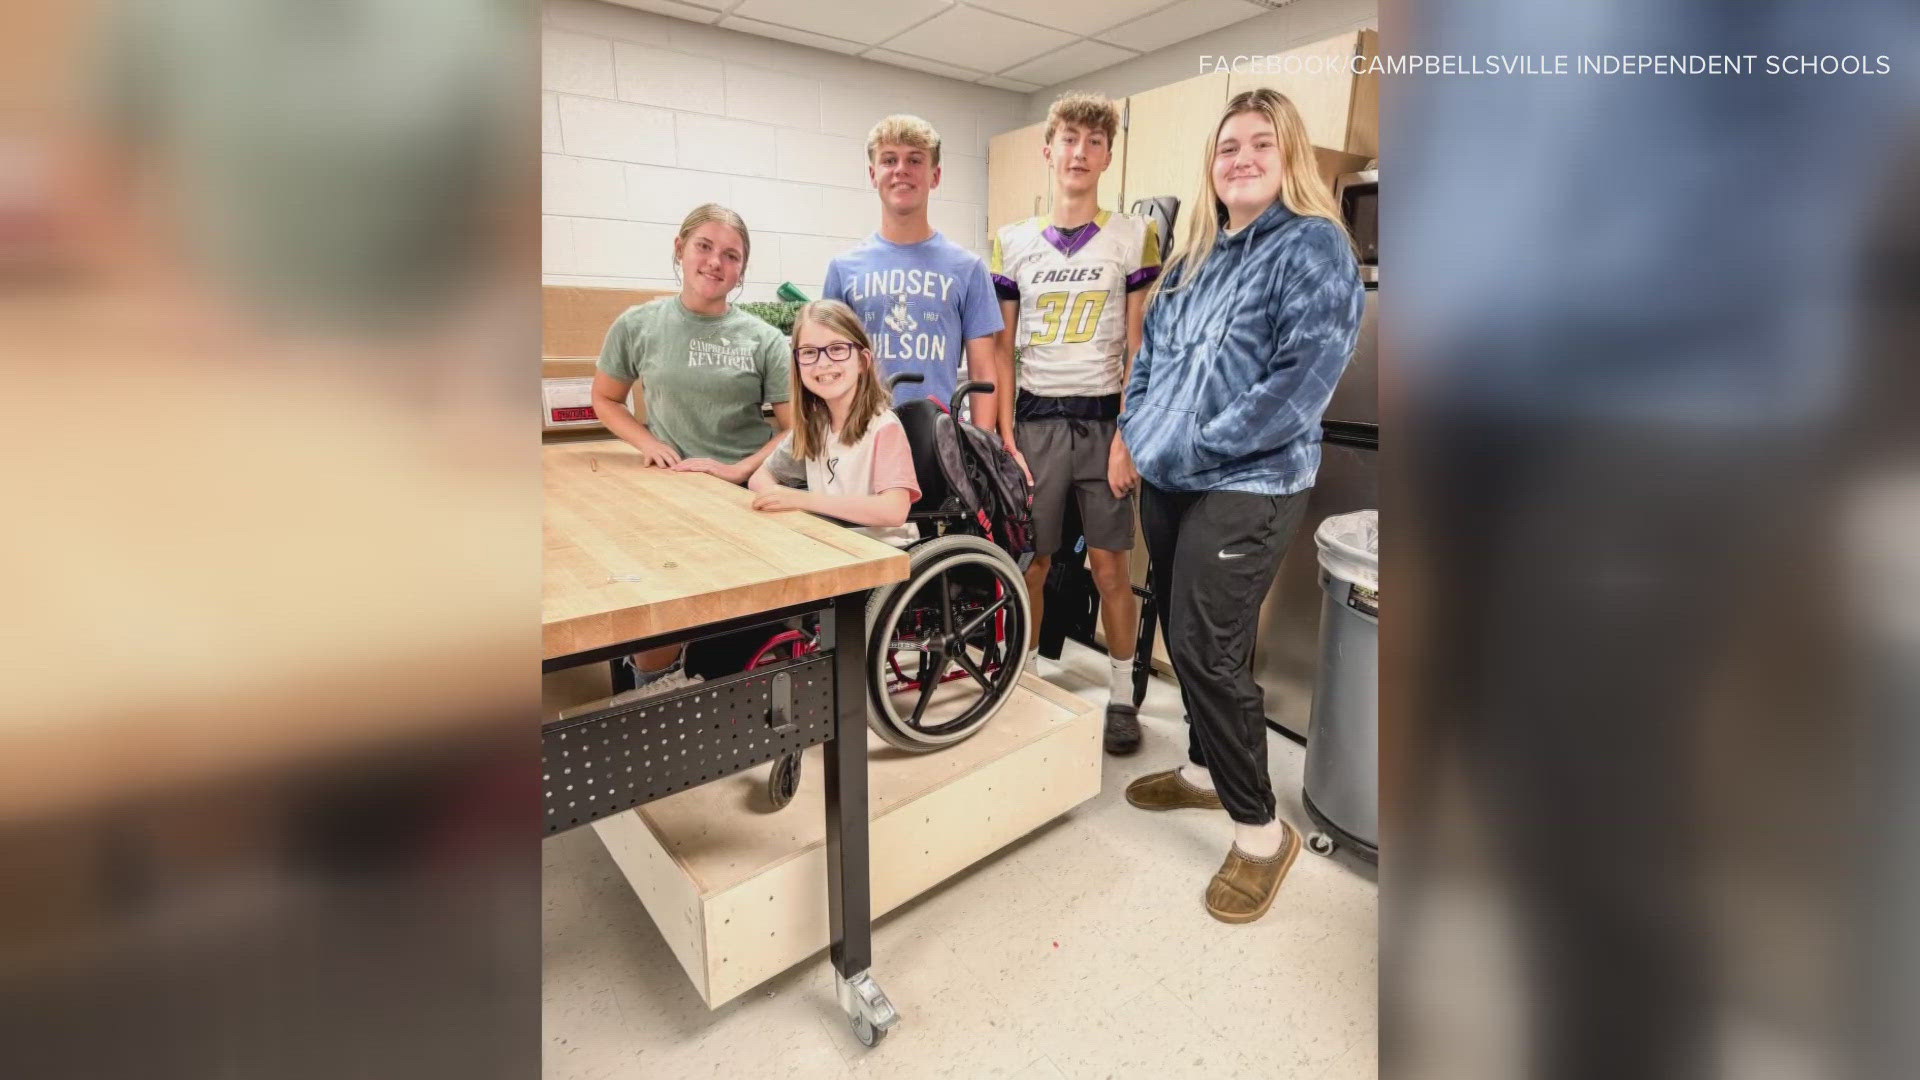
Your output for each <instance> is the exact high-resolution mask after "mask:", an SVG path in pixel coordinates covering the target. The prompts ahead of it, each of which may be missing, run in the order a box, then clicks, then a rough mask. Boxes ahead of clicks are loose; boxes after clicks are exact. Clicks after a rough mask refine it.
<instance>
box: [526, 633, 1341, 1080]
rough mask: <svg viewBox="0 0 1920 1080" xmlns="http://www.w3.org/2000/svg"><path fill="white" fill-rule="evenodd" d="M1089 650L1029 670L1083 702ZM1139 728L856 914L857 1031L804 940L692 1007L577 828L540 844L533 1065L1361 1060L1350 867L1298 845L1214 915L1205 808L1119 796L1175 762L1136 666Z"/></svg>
mask: <svg viewBox="0 0 1920 1080" xmlns="http://www.w3.org/2000/svg"><path fill="white" fill-rule="evenodd" d="M1106 665H1107V659H1106V657H1105V655H1103V654H1101V653H1098V652H1095V651H1093V650H1090V649H1086V648H1083V647H1081V646H1079V645H1077V644H1074V643H1072V642H1069V643H1068V644H1067V646H1066V652H1065V653H1064V654H1063V656H1062V657H1061V660H1060V662H1059V663H1054V662H1052V661H1046V660H1043V661H1041V669H1040V674H1041V676H1042V677H1044V678H1046V679H1048V680H1049V681H1051V682H1053V683H1054V684H1056V685H1058V686H1060V687H1062V688H1064V689H1066V690H1068V691H1070V692H1072V693H1075V694H1078V695H1080V696H1081V697H1083V698H1086V699H1087V700H1088V701H1092V702H1102V703H1103V702H1104V701H1105V700H1106V688H1105V687H1106ZM1141 722H1142V727H1143V728H1144V730H1145V739H1144V744H1143V746H1142V747H1141V750H1140V752H1139V753H1138V754H1136V755H1133V756H1131V757H1126V758H1115V757H1107V758H1106V759H1105V772H1104V776H1103V778H1102V784H1101V791H1100V794H1099V795H1098V796H1096V797H1095V798H1094V799H1093V800H1092V801H1090V802H1087V803H1085V804H1083V805H1081V806H1080V807H1078V808H1076V809H1075V810H1073V811H1072V812H1070V813H1068V814H1066V815H1064V816H1062V817H1061V818H1059V819H1057V820H1055V821H1053V822H1052V823H1050V824H1048V825H1045V826H1042V827H1041V828H1040V829H1039V830H1037V831H1036V832H1034V833H1031V834H1029V835H1028V836H1027V837H1025V838H1024V839H1022V840H1019V841H1016V842H1015V843H1013V844H1012V845H1010V846H1008V847H1006V848H1004V849H1002V850H1001V851H1000V852H998V853H996V854H994V855H992V856H989V857H988V858H986V859H985V860H983V861H981V862H979V863H976V864H975V865H974V866H972V867H970V868H968V869H967V870H964V871H962V872H961V873H960V874H958V875H956V876H954V877H953V878H950V879H949V880H947V881H946V882H944V883H943V884H941V885H940V886H938V887H936V888H935V889H933V890H932V891H930V892H928V893H926V894H924V895H922V896H920V897H918V898H917V899H915V900H913V901H911V902H909V903H907V904H906V905H903V906H902V907H901V908H900V909H898V910H896V911H894V912H892V913H890V914H888V915H887V916H885V917H884V918H882V919H881V920H879V922H877V923H876V924H875V926H874V942H873V955H874V968H873V971H874V975H875V978H876V979H877V980H878V981H879V983H880V985H881V987H882V988H883V989H885V990H886V992H887V995H888V996H889V997H890V998H891V999H892V1000H893V1002H894V1005H895V1006H896V1007H897V1008H898V1009H899V1010H900V1012H901V1017H902V1018H901V1020H900V1023H899V1024H898V1025H897V1026H896V1027H895V1028H894V1029H893V1031H892V1032H890V1033H889V1034H888V1037H887V1038H886V1039H885V1040H884V1041H883V1042H882V1043H881V1044H880V1045H879V1046H878V1047H875V1048H873V1049H867V1048H865V1047H862V1046H861V1045H860V1044H859V1042H857V1041H856V1040H855V1039H854V1037H853V1035H852V1033H851V1032H850V1031H849V1030H848V1027H847V1024H846V1021H845V1019H844V1017H843V1016H842V1014H841V1013H840V1010H839V1007H838V1005H837V1004H836V1003H835V1001H834V994H833V982H832V968H831V967H830V966H829V965H828V963H827V959H826V954H825V953H824V952H823V953H821V954H820V955H818V956H816V957H814V958H813V959H811V960H808V961H807V962H805V963H803V964H801V965H799V966H798V967H795V968H793V969H791V970H789V971H787V972H786V973H784V974H782V975H779V976H776V977H775V978H773V979H771V980H769V981H768V982H766V983H765V984H763V985H761V986H760V987H759V988H757V989H755V990H751V991H748V992H747V993H746V994H744V995H742V996H741V997H739V998H736V999H735V1000H733V1001H731V1002H729V1003H727V1004H725V1005H722V1006H721V1007H720V1008H718V1009H716V1010H712V1011H709V1010H708V1009H707V1007H706V1005H705V1004H704V1003H703V1002H702V1001H701V1000H700V998H699V996H698V994H696V993H695V991H694V988H693V984H692V983H691V982H690V981H689V980H688V978H687V976H686V974H685V972H684V971H682V970H681V968H680V965H679V963H678V961H676V960H675V959H674V957H673V955H672V953H671V952H670V951H669V950H668V948H667V945H666V942H665V941H664V940H663V939H662V938H661V937H660V934H659V932H658V931H657V930H656V929H655V928H654V925H653V921H652V919H651V918H650V917H649V916H648V914H647V912H646V909H645V908H644V907H642V906H641V903H640V901H639V899H638V898H637V897H636V896H635V895H634V893H633V890H632V888H631V887H630V886H629V885H628V884H627V882H626V880H625V879H624V878H623V877H622V876H621V874H620V871H619V869H618V868H617V867H616V866H615V865H614V863H613V860H612V858H611V857H610V856H609V855H608V854H607V852H606V849H605V848H603V847H602V846H601V844H600V840H599V837H598V836H597V835H596V834H595V833H594V831H593V830H592V829H577V830H574V831H572V832H569V833H565V834H563V835H560V836H557V837H555V838H553V839H551V840H548V841H546V843H545V848H544V860H545V873H544V886H543V893H544V906H545V914H544V919H543V931H544V960H545V976H544V1005H543V1021H544V1028H545V1030H544V1037H545V1047H546V1048H545V1054H544V1068H543V1074H544V1076H545V1077H547V1078H548V1080H605V1078H624V1077H648V1078H667V1077H694V1076H713V1077H729V1078H732V1077H753V1078H756V1080H758V1078H764V1077H808V1078H811V1077H829V1078H832V1077H848V1078H860V1080H868V1078H871V1080H879V1078H882V1077H902V1078H908V1077H910V1078H916V1080H917V1078H921V1077H939V1076H952V1077H966V1078H969V1080H972V1078H982V1077H1019V1078H1022V1080H1029V1078H1055V1077H1066V1078H1080V1077H1088V1078H1106V1077H1130V1076H1154V1077H1175V1076H1204V1077H1293V1078H1299V1080H1354V1078H1361V1077H1373V1076H1375V1075H1376V1073H1377V1071H1378V1070H1377V1065H1376V1062H1377V1056H1376V1031H1377V1025H1376V1019H1375V1013H1376V982H1377V980H1376V975H1377V971H1378V960H1377V951H1376V932H1375V914H1376V910H1377V906H1378V905H1377V888H1376V884H1375V876H1374V871H1373V868H1372V867H1371V866H1369V865H1367V864H1365V863H1362V862H1359V861H1356V860H1353V859H1351V858H1350V857H1349V856H1347V855H1346V853H1344V852H1337V853H1335V855H1334V856H1333V857H1332V858H1322V857H1320V856H1317V855H1314V854H1312V853H1311V852H1306V851H1303V852H1302V853H1301V855H1300V857H1299V859H1298V860H1297V861H1296V862H1295V863H1294V866H1293V870H1292V872H1291V873H1290V874H1289V875H1288V877H1287V880H1286V883H1285V885H1284V886H1283V887H1282V890H1281V893H1280V896H1279V898H1278V899H1276V900H1275V902H1274V906H1273V910H1271V911H1270V912H1268V913H1267V915H1266V916H1265V917H1263V918H1262V919H1260V920H1259V921H1258V922H1255V923H1252V924H1250V925H1247V926H1228V925H1226V924H1223V923H1219V922H1216V921H1214V920H1213V919H1212V918H1210V917H1209V916H1208V915H1207V913H1206V911H1205V909H1204V908H1203V907H1202V905H1201V894H1202V892H1203V891H1204V889H1205V887H1206V883H1207V879H1208V878H1209V877H1210V876H1211V875H1212V874H1213V872H1214V870H1216V869H1217V868H1218V866H1219V864H1220V860H1221V859H1222V858H1223V857H1224V855H1225V853H1226V850H1227V847H1228V845H1229V843H1230V842H1231V839H1232V834H1231V826H1230V823H1229V822H1228V820H1227V818H1226V817H1225V815H1224V814H1219V813H1203V812H1199V811H1177V812H1173V813H1168V814H1147V813H1144V812H1142V811H1139V810H1136V809H1134V808H1133V807H1131V806H1128V805H1127V802H1126V799H1125V798H1124V796H1123V794H1122V793H1123V791H1124V790H1125V788H1126V785H1127V783H1128V782H1129V781H1131V780H1132V779H1133V778H1134V777H1136V776H1139V775H1141V774H1142V773H1147V772H1153V771H1156V770H1160V769H1166V768H1171V767H1173V766H1174V765H1176V764H1178V763H1180V762H1181V761H1183V760H1184V759H1185V756H1186V730H1185V725H1184V723H1183V721H1182V720H1181V707H1180V694H1179V690H1178V688H1177V687H1175V686H1174V685H1173V684H1172V683H1171V682H1170V681H1168V680H1166V679H1163V678H1160V677H1158V676H1156V677H1155V678H1154V679H1152V680H1151V682H1150V684H1149V687H1148V690H1147V696H1146V700H1145V702H1144V703H1143V704H1142V707H1141ZM1268 748H1269V749H1268V755H1269V756H1268V760H1269V763H1270V767H1271V769H1272V773H1273V779H1274V787H1275V791H1276V793H1277V794H1278V796H1279V800H1280V811H1281V813H1282V815H1284V816H1285V817H1286V819H1287V820H1288V821H1290V822H1292V823H1293V824H1294V826H1295V827H1296V828H1299V829H1301V830H1302V832H1303V833H1305V832H1310V831H1311V823H1310V821H1309V820H1308V818H1307V816H1306V812H1305V811H1304V810H1303V809H1302V808H1301V803H1300V780H1301V771H1302V768H1303V766H1304V764H1305V761H1306V751H1305V750H1304V749H1303V748H1302V747H1300V746H1299V745H1298V744H1296V743H1294V742H1292V741H1290V740H1288V739H1286V738H1285V737H1283V736H1281V735H1279V734H1278V733H1275V732H1271V731H1270V732H1269V733H1268Z"/></svg>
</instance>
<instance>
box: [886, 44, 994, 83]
mask: <svg viewBox="0 0 1920 1080" xmlns="http://www.w3.org/2000/svg"><path fill="white" fill-rule="evenodd" d="M860 58H861V59H862V60H878V61H880V62H881V63H883V64H892V65H893V66H894V67H903V68H908V69H910V70H913V71H924V72H927V73H929V74H932V75H944V76H946V77H947V78H949V79H959V80H960V81H961V82H972V81H974V80H975V79H978V78H979V77H980V76H982V75H985V74H986V72H984V71H969V70H967V69H966V68H957V67H954V66H953V65H952V64H943V63H941V62H940V61H938V60H928V59H927V58H926V57H924V56H908V55H906V54H905V53H897V52H889V51H888V50H886V49H872V50H869V51H867V52H864V53H861V54H860Z"/></svg>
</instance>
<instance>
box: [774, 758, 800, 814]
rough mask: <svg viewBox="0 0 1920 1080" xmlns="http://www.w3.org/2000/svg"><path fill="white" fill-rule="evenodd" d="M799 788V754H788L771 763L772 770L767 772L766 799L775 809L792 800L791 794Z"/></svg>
mask: <svg viewBox="0 0 1920 1080" xmlns="http://www.w3.org/2000/svg"><path fill="white" fill-rule="evenodd" d="M799 790H800V755H799V754H788V755H787V756H785V757H783V758H781V759H780V760H779V761H776V762H774V763H773V771H772V772H770V773H768V774H767V801H768V802H770V803H772V804H773V808H774V809H775V810H778V809H780V808H781V807H783V806H785V805H787V804H788V803H790V802H792V801H793V794H794V792H796V791H799Z"/></svg>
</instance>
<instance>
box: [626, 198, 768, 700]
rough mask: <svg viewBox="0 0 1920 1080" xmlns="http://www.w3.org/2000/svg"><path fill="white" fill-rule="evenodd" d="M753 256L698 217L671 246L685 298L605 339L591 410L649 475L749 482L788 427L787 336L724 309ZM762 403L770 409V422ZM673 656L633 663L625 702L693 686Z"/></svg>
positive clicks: (634, 316)
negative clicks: (652, 471)
mask: <svg viewBox="0 0 1920 1080" xmlns="http://www.w3.org/2000/svg"><path fill="white" fill-rule="evenodd" d="M751 250H752V241H751V239H750V238H749V236H748V234H747V225H746V222H744V221H742V220H740V215H739V214H736V213H734V212H733V211H731V210H728V209H727V208H725V207H723V206H719V205H716V204H714V203H707V204H705V205H702V206H699V207H696V208H695V209H694V211H693V212H692V213H690V214H688V215H687V217H686V220H685V221H683V222H681V223H680V232H679V235H678V236H676V237H675V238H674V241H673V265H674V270H675V273H676V275H677V276H678V277H679V278H680V295H678V296H669V297H662V298H661V299H659V300H654V301H652V302H650V303H646V304H641V305H638V306H636V307H631V308H628V309H627V310H626V311H625V312H624V313H623V314H622V315H621V316H620V317H619V318H618V319H615V320H614V323H613V326H612V327H611V328H609V329H608V331H607V340H606V344H605V345H603V346H602V347H601V350H600V364H599V370H598V371H597V372H596V373H595V374H594V377H593V411H594V414H595V415H597V416H598V417H599V418H600V422H601V423H603V424H605V425H607V430H609V431H611V432H613V433H614V434H615V435H618V436H619V437H620V438H621V439H622V440H624V441H625V442H627V443H628V444H629V445H631V446H632V447H633V448H634V449H635V450H638V451H639V452H640V457H641V460H643V461H644V462H645V463H646V464H647V465H648V466H651V467H655V468H670V469H675V470H677V471H681V472H705V473H711V474H713V475H714V476H718V477H720V478H722V479H724V480H727V481H729V482H731V483H735V484H744V483H746V482H747V478H748V477H750V476H752V475H753V473H754V470H756V469H758V468H759V467H760V463H761V462H763V461H765V460H766V458H767V455H769V454H771V453H772V452H773V449H774V447H775V446H777V445H779V443H780V440H781V437H782V436H783V435H785V433H786V430H787V428H789V427H790V426H792V413H791V411H790V409H789V406H788V398H789V396H790V395H791V393H792V391H791V388H790V387H789V385H788V370H789V365H790V362H791V356H790V353H789V351H788V348H787V337H786V335H785V334H783V333H781V332H780V331H778V330H776V329H774V328H773V327H771V326H769V325H767V324H766V323H765V322H762V321H761V320H760V319H759V318H757V317H755V316H753V315H750V314H748V313H747V312H745V311H741V310H740V309H739V308H736V307H734V306H733V304H732V303H731V302H730V301H729V296H730V294H731V293H732V292H733V290H734V289H735V288H736V287H738V286H739V284H740V282H741V279H742V277H743V276H744V275H745V273H746V269H747V256H748V254H749V253H750V252H751ZM635 383H638V384H639V387H640V389H639V392H638V393H635V394H634V395H633V404H634V407H633V408H632V409H629V408H628V407H627V395H628V393H629V392H630V391H632V390H633V388H634V384H635ZM763 403H765V404H768V405H771V406H772V407H773V419H772V422H771V423H769V422H768V420H767V418H766V417H765V415H764V413H763V410H762V408H761V405H762V404H763ZM680 655H681V647H680V646H678V645H671V646H668V647H666V648H663V649H655V650H652V651H650V652H644V653H637V654H635V655H634V656H633V665H634V669H635V670H634V674H635V681H636V684H637V685H636V688H635V689H634V690H633V691H630V692H629V694H628V695H622V697H623V698H626V697H629V696H642V697H644V696H652V695H654V694H662V693H667V692H669V691H672V690H677V689H680V688H682V687H685V686H689V685H691V684H693V683H696V682H699V681H700V679H699V677H698V676H689V675H688V674H687V673H686V672H685V671H684V670H682V668H681V665H680V663H679V660H680Z"/></svg>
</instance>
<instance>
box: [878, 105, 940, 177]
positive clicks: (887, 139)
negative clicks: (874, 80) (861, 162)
mask: <svg viewBox="0 0 1920 1080" xmlns="http://www.w3.org/2000/svg"><path fill="white" fill-rule="evenodd" d="M881 143H893V144H894V145H896V146H911V147H914V148H916V149H920V150H925V151H926V152H927V156H928V157H929V158H931V159H932V161H933V164H934V166H935V167H936V168H937V167H939V165H940V133H939V132H937V131H935V130H933V125H932V124H929V123H927V122H926V121H925V120H922V119H920V118H919V117H917V116H909V115H907V114H905V113H897V114H895V115H893V116H889V117H887V118H885V119H883V120H881V121H880V122H879V123H877V124H875V125H873V130H872V131H869V132H867V164H869V165H871V164H873V159H874V156H875V155H876V154H878V153H879V152H880V144H881Z"/></svg>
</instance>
